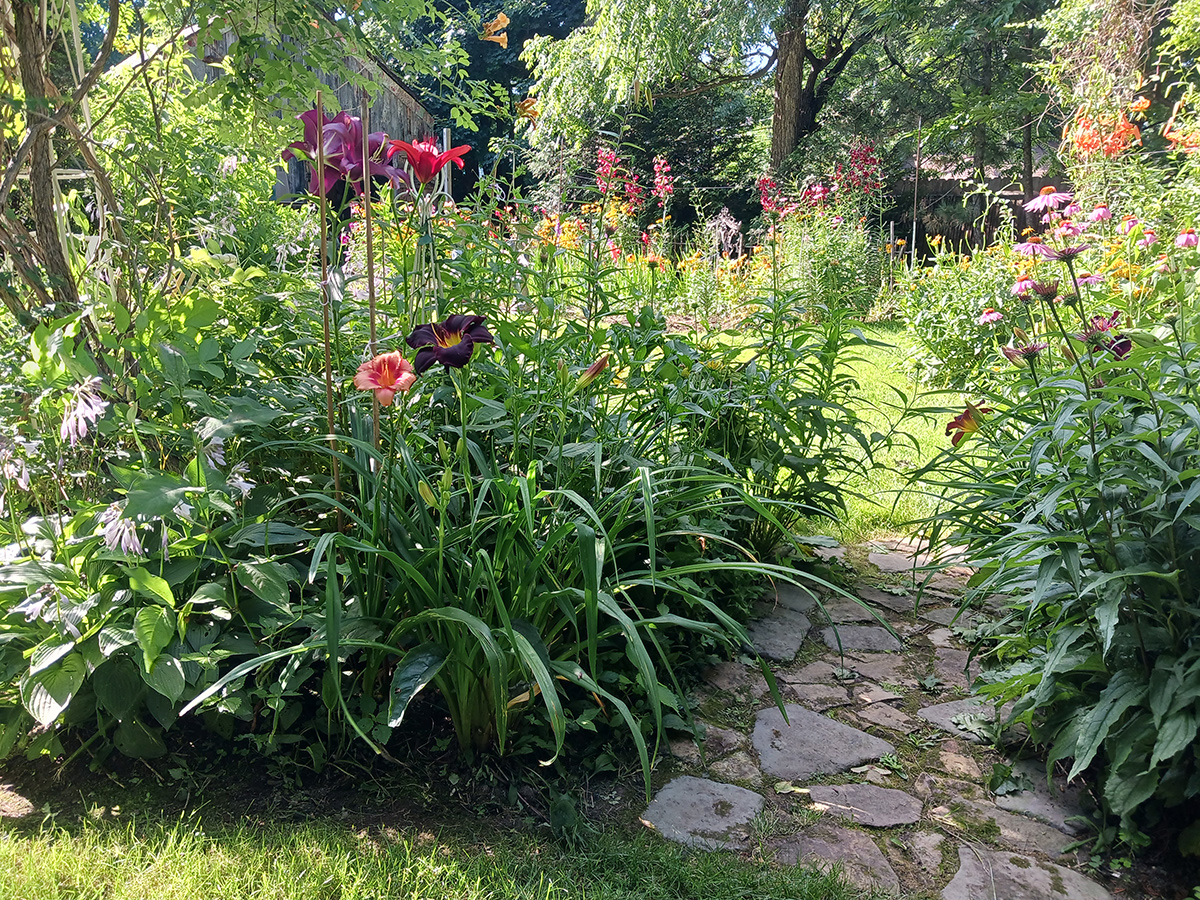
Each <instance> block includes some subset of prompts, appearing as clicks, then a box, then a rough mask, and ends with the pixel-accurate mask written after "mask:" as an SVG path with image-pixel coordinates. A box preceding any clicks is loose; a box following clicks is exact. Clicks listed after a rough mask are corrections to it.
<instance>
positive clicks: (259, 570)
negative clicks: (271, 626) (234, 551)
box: [235, 560, 288, 609]
mask: <svg viewBox="0 0 1200 900" xmlns="http://www.w3.org/2000/svg"><path fill="white" fill-rule="evenodd" d="M235 571H236V572H237V580H238V584H240V585H241V586H242V587H244V588H246V590H248V591H250V593H252V594H254V596H256V597H258V598H259V599H260V600H263V601H265V602H267V603H269V604H271V605H272V606H275V607H278V608H279V609H287V606H288V582H287V570H286V569H284V568H283V566H281V565H280V564H279V563H277V562H273V561H271V560H263V561H261V562H244V563H240V564H239V565H238V567H237V569H236V570H235Z"/></svg>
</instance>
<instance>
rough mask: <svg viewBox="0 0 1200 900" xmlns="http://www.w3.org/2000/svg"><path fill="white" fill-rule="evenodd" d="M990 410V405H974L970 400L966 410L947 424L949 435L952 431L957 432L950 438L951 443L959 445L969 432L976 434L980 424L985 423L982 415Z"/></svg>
mask: <svg viewBox="0 0 1200 900" xmlns="http://www.w3.org/2000/svg"><path fill="white" fill-rule="evenodd" d="M990 412H991V409H989V408H988V407H986V406H972V405H971V402H970V401H969V400H968V401H967V408H966V411H965V412H961V413H959V414H958V415H957V416H955V417H954V418H953V419H951V420H950V424H948V425H947V426H946V434H947V435H949V434H950V433H951V432H957V433H956V434H955V435H954V437H952V438H950V443H951V445H952V446H955V447H957V446H958V445H959V444H960V443H961V442H962V439H963V438H965V437H966V436H967V435H968V434H974V433H975V432H976V431H978V430H979V426H980V425H981V424H983V423H982V417H983V416H985V415H987V414H988V413H990Z"/></svg>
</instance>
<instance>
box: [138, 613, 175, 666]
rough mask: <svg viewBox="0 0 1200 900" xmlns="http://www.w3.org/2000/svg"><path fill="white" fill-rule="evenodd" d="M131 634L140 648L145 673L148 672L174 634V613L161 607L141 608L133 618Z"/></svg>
mask: <svg viewBox="0 0 1200 900" xmlns="http://www.w3.org/2000/svg"><path fill="white" fill-rule="evenodd" d="M133 633H134V634H135V635H137V641H138V644H139V645H140V646H141V648H142V656H143V660H144V663H143V664H144V665H145V671H147V672H149V671H150V668H151V667H152V666H153V665H154V661H155V660H156V659H158V655H159V654H160V653H162V652H163V648H165V647H166V646H167V644H169V643H171V638H172V637H173V636H174V634H175V613H174V612H173V611H172V610H169V609H166V608H165V607H162V606H143V607H142V608H141V609H139V610H138V611H137V615H136V616H135V617H134V620H133Z"/></svg>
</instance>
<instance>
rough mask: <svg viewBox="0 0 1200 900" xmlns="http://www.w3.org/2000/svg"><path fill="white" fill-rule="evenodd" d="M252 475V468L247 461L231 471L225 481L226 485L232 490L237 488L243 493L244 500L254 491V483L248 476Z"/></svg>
mask: <svg viewBox="0 0 1200 900" xmlns="http://www.w3.org/2000/svg"><path fill="white" fill-rule="evenodd" d="M249 474H250V466H249V464H248V463H246V462H245V461H243V462H240V463H238V464H237V465H236V466H234V467H233V468H232V469H230V470H229V475H228V477H227V478H226V479H225V482H226V484H228V485H229V486H230V487H231V488H236V489H237V490H239V491H241V492H242V498H243V499H245V498H246V497H249V496H250V492H251V491H252V490H254V482H253V481H251V480H250V479H249V478H248V477H247V476H248V475H249Z"/></svg>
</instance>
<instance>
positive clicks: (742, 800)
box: [642, 775, 765, 850]
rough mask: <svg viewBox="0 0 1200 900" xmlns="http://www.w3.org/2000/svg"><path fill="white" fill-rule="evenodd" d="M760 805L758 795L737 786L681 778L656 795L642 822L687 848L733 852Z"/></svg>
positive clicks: (687, 777)
mask: <svg viewBox="0 0 1200 900" xmlns="http://www.w3.org/2000/svg"><path fill="white" fill-rule="evenodd" d="M764 803H765V801H764V800H763V798H762V796H761V795H760V794H756V793H755V792H754V791H749V790H746V789H745V788H741V787H738V786H737V785H733V784H722V783H720V782H717V781H710V780H709V779H707V778H697V777H695V776H694V775H681V776H679V777H678V778H673V779H671V781H669V782H667V784H666V785H664V786H663V788H662V790H660V791H659V792H658V794H657V795H656V796H655V798H654V800H653V801H651V803H650V805H649V806H648V807H647V808H646V812H645V813H644V814H643V815H642V822H643V823H644V824H646V825H648V826H650V827H651V828H653V829H654V830H655V831H657V832H658V833H659V834H661V835H662V836H663V837H665V838H667V839H668V840H671V841H675V842H676V843H680V844H687V845H688V846H689V847H700V848H703V849H706V850H723V849H734V848H736V847H740V846H741V845H742V844H743V843H744V842H745V840H746V839H747V837H748V836H749V833H750V831H749V825H750V822H751V820H752V819H753V818H754V817H755V816H756V815H758V814H759V812H761V811H762V808H763V804H764Z"/></svg>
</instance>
